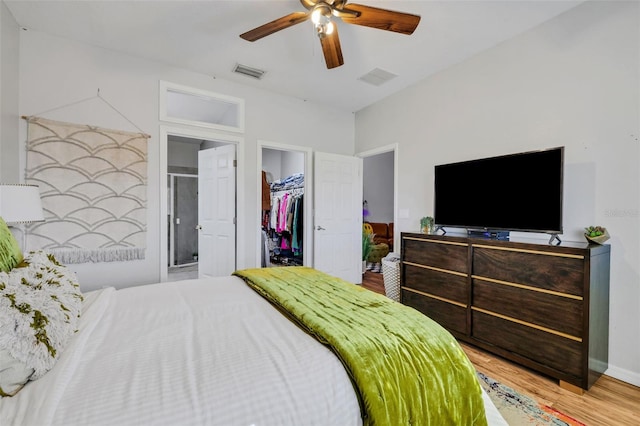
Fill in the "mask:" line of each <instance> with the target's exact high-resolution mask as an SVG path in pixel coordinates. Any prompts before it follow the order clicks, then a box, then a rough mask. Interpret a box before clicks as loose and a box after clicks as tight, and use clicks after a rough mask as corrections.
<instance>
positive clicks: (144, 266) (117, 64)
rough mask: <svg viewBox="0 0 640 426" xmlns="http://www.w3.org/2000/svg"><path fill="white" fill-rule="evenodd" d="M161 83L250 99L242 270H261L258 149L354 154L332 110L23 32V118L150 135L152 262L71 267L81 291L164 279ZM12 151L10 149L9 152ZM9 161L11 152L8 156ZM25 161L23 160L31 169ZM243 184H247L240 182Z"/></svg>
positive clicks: (344, 118) (346, 118) (342, 119)
mask: <svg viewBox="0 0 640 426" xmlns="http://www.w3.org/2000/svg"><path fill="white" fill-rule="evenodd" d="M160 80H165V81H169V82H172V83H177V84H182V85H186V86H190V87H195V88H198V89H203V90H208V91H213V92H217V93H221V94H223V95H231V96H235V97H240V98H243V99H245V106H246V121H245V128H246V130H245V133H244V135H243V138H244V144H245V149H244V158H239V162H244V166H245V167H244V170H245V175H244V176H242V177H243V178H244V182H246V185H247V187H246V188H245V191H244V195H245V199H241V200H238V209H239V210H240V209H242V211H244V212H247V213H246V217H245V220H244V223H239V224H238V228H239V230H238V232H239V234H244V235H246V241H244V243H245V247H246V248H247V250H246V252H244V253H241V254H240V256H239V258H238V267H240V268H242V267H251V266H255V261H256V256H255V252H254V250H255V247H256V246H257V240H256V237H258V236H259V234H258V232H257V231H256V229H255V223H256V222H257V218H254V217H253V216H252V215H251V214H250V213H249V212H257V211H258V207H257V206H256V201H257V199H258V197H257V193H256V191H257V190H258V186H257V185H256V184H255V183H256V182H258V179H257V176H256V171H257V170H258V167H257V165H256V152H257V148H256V143H257V142H256V141H257V140H258V139H262V140H271V141H277V142H278V143H283V144H289V145H298V146H301V142H300V141H304V144H305V146H308V147H311V148H313V149H315V150H319V151H324V152H333V153H338V154H352V153H353V152H354V149H353V147H354V116H353V114H350V113H347V112H346V111H339V110H336V109H335V108H332V107H327V106H322V105H318V104H314V103H312V102H304V101H302V100H298V99H295V98H290V97H285V96H280V95H275V94H272V93H270V92H267V91H263V90H259V89H254V88H250V87H248V86H244V85H240V84H235V83H232V82H229V81H224V80H222V79H213V78H211V77H210V76H207V75H203V74H197V73H193V72H189V71H186V70H182V69H177V68H173V67H169V66H166V65H164V64H160V63H156V62H151V61H147V60H144V59H141V58H135V57H131V56H127V55H124V54H121V53H117V52H113V51H109V50H105V49H100V48H96V47H93V46H90V45H88V44H83V43H78V42H73V41H69V40H65V39H62V38H58V37H54V36H50V35H47V34H44V33H40V32H37V31H21V32H20V114H22V115H31V114H38V113H40V112H43V111H48V110H51V109H55V111H51V112H49V113H46V114H43V115H44V116H45V117H46V118H50V119H55V120H64V121H71V122H76V123H85V124H93V125H97V126H102V127H108V128H120V129H123V130H136V129H135V127H133V125H132V124H131V123H129V121H131V122H133V123H135V125H136V126H137V127H139V128H141V129H142V130H144V131H145V132H146V133H148V134H150V135H151V138H150V139H149V145H148V148H149V154H148V162H149V166H148V192H147V195H148V203H147V209H148V214H147V256H146V259H145V260H143V261H135V262H122V263H115V262H114V263H96V264H81V265H71V266H72V269H73V270H74V271H76V272H77V274H78V278H79V281H80V283H81V288H82V289H83V290H85V291H86V290H89V289H94V288H99V287H101V286H106V285H114V286H117V287H123V286H130V285H138V284H144V283H151V282H156V281H159V279H160V272H159V271H160V260H159V259H160V238H166V236H164V235H162V236H160V231H159V230H160V220H161V218H160V217H159V211H160V208H159V193H160V185H162V186H164V185H165V182H166V178H165V177H164V176H162V177H160V176H159V167H160V163H159V162H160V151H159V140H158V137H159V126H160V122H159V120H158V85H159V81H160ZM98 88H99V89H100V95H101V96H102V97H103V98H105V99H106V100H107V101H108V102H109V103H110V104H111V105H113V106H114V107H115V108H116V109H118V110H119V111H120V112H121V113H122V115H124V116H125V117H126V118H123V117H121V116H120V115H119V114H118V113H117V112H115V111H113V110H112V109H111V108H110V107H108V106H107V105H106V104H105V103H104V102H102V101H101V100H100V99H94V100H91V101H87V102H84V103H82V104H78V105H76V106H68V107H64V108H60V107H62V106H65V105H68V104H70V103H73V102H76V101H78V100H81V99H85V98H90V97H92V96H94V95H96V94H97V90H98ZM318 122H322V123H332V125H331V126H329V127H327V128H326V129H325V131H324V132H323V133H322V134H321V135H320V134H318V135H317V136H316V135H314V134H313V132H311V133H310V132H309V130H308V129H310V128H315V127H316V126H317V123H318ZM25 140H26V125H24V124H23V125H22V126H21V128H20V141H21V143H22V144H23V145H22V149H24V148H23V147H24V141H25ZM3 148H4V147H3ZM3 156H4V151H3ZM24 163H25V158H24V154H22V155H21V165H22V168H24ZM239 180H240V179H239Z"/></svg>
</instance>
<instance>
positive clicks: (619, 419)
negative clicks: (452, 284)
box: [362, 271, 640, 426]
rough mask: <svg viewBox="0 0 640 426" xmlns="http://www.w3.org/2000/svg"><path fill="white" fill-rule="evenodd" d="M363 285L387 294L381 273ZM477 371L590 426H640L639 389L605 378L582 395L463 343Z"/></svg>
mask: <svg viewBox="0 0 640 426" xmlns="http://www.w3.org/2000/svg"><path fill="white" fill-rule="evenodd" d="M362 286H363V287H364V288H367V289H369V290H371V291H375V292H376V293H380V294H384V280H383V277H382V274H378V273H374V272H369V271H367V272H365V274H364V276H363V277H362ZM461 346H462V348H463V349H464V351H465V352H466V354H467V356H468V357H469V359H470V360H471V362H472V363H473V365H474V366H475V367H476V369H477V370H478V371H481V372H482V373H484V374H486V375H487V376H489V377H491V378H492V379H495V380H497V381H499V382H500V383H503V384H505V385H507V386H509V387H511V388H513V389H515V390H517V391H518V392H520V393H522V394H524V395H527V396H529V397H531V398H534V399H536V400H537V401H538V402H540V403H542V404H544V405H547V406H549V407H552V408H554V409H556V410H558V411H560V412H562V413H564V414H566V415H568V416H570V417H573V418H574V419H576V420H578V421H580V422H582V423H584V424H586V425H588V426H601V425H602V426H627V425H629V426H637V425H640V387H636V386H633V385H630V384H628V383H624V382H621V381H619V380H616V379H614V378H612V377H609V376H606V375H604V376H602V377H600V379H598V381H597V382H596V383H595V384H594V385H593V386H592V387H591V389H589V391H587V392H585V393H584V394H583V395H577V394H575V393H573V392H571V391H568V390H565V389H562V388H561V387H560V386H559V385H558V382H557V381H556V380H554V379H551V378H549V377H547V376H544V375H541V374H540V373H537V372H535V371H532V370H529V369H527V368H525V367H522V366H520V365H517V364H515V363H512V362H511V361H507V360H505V359H503V358H500V357H498V356H496V355H493V354H490V353H488V352H485V351H483V350H482V349H479V348H476V347H474V346H471V345H467V344H465V343H462V342H461Z"/></svg>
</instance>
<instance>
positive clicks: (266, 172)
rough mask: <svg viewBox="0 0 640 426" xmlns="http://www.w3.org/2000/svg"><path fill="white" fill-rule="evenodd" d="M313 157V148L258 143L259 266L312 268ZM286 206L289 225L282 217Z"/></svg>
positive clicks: (257, 225) (257, 261) (257, 227)
mask: <svg viewBox="0 0 640 426" xmlns="http://www.w3.org/2000/svg"><path fill="white" fill-rule="evenodd" d="M311 155H312V151H311V148H304V147H298V146H292V145H284V144H278V143H274V142H266V141H258V145H257V160H258V161H257V164H258V191H257V193H258V215H257V217H258V223H257V224H256V229H257V230H258V232H259V237H258V238H257V242H258V245H257V247H256V265H258V266H261V267H273V266H287V265H305V266H311V265H312V259H313V253H312V250H313V246H312V244H311V243H310V238H311V235H312V228H311V226H312V223H311V200H312V190H311V187H312V183H311V161H312V158H311ZM281 203H283V204H281ZM286 205H288V206H289V207H290V208H291V211H290V214H289V218H290V221H289V222H287V221H286V217H287V214H286V213H284V214H283V215H282V216H281V215H279V214H278V213H279V212H281V211H283V212H284V211H285V210H284V208H285V206H286ZM280 207H282V208H283V209H282V210H281V209H280ZM276 209H277V210H276Z"/></svg>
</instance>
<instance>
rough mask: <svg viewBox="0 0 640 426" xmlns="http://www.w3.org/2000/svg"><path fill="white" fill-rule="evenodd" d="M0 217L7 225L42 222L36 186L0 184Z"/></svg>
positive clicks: (38, 193) (38, 192) (40, 204)
mask: <svg viewBox="0 0 640 426" xmlns="http://www.w3.org/2000/svg"><path fill="white" fill-rule="evenodd" d="M0 216H1V217H2V219H4V221H5V222H6V223H7V224H15V223H29V222H43V221H44V214H43V212H42V203H41V201H40V189H39V188H38V186H37V185H22V184H0Z"/></svg>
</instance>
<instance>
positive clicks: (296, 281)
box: [234, 266, 487, 426]
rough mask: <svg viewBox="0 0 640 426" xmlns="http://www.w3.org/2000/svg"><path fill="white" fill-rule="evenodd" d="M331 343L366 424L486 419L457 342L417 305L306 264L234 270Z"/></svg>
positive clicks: (439, 424) (471, 370) (470, 370)
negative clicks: (393, 299) (364, 287)
mask: <svg viewBox="0 0 640 426" xmlns="http://www.w3.org/2000/svg"><path fill="white" fill-rule="evenodd" d="M234 275H237V276H239V277H241V278H243V279H244V280H245V281H246V282H247V284H248V285H249V286H250V287H252V288H253V289H254V290H256V291H257V292H258V293H259V294H261V295H262V296H263V297H265V298H266V299H267V300H268V301H270V302H271V303H272V304H273V305H275V306H276V307H277V308H278V309H279V310H281V311H282V312H283V313H285V314H286V315H287V316H289V317H290V318H291V319H292V320H293V321H295V322H296V323H297V324H298V325H299V326H300V327H301V328H302V329H303V330H305V331H306V332H308V333H310V334H311V335H313V336H315V337H316V338H317V339H318V340H319V341H320V342H321V343H323V344H325V345H327V346H328V347H329V348H330V349H331V350H332V351H333V352H334V353H335V354H336V355H337V356H338V357H339V358H340V360H341V361H342V363H343V364H344V366H345V368H346V370H347V372H348V373H349V375H350V376H351V379H352V381H353V383H354V385H355V388H356V391H357V392H358V397H359V399H360V404H361V408H362V411H363V420H364V424H365V425H389V426H400V425H416V426H425V425H437V426H443V425H464V426H467V425H486V424H487V421H486V418H485V412H484V403H483V400H482V394H481V390H480V384H479V383H478V380H477V378H476V372H475V369H474V367H473V365H472V364H471V362H470V361H469V359H468V358H467V356H466V354H465V353H464V352H463V350H462V348H461V347H460V345H459V344H458V342H457V341H456V340H455V339H454V338H453V336H452V335H451V334H449V332H447V331H446V330H445V329H444V328H442V327H441V326H440V325H439V324H437V323H436V322H434V321H433V320H431V319H430V318H428V317H426V316H425V315H423V314H421V313H420V312H418V311H416V310H415V309H413V308H410V307H407V306H404V305H402V304H400V303H397V302H394V301H392V300H391V299H388V298H386V297H385V296H383V295H380V294H376V293H374V292H371V291H369V290H366V289H363V288H361V287H358V286H356V285H354V284H351V283H349V282H347V281H344V280H342V279H339V278H336V277H333V276H331V275H328V274H325V273H323V272H320V271H317V270H315V269H312V268H308V267H302V266H292V267H277V268H262V269H245V270H241V271H236V272H234Z"/></svg>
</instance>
